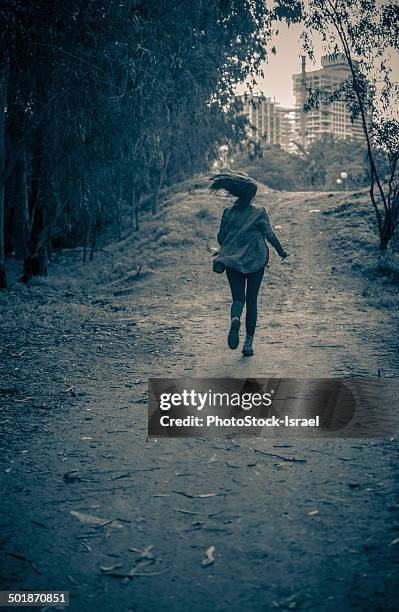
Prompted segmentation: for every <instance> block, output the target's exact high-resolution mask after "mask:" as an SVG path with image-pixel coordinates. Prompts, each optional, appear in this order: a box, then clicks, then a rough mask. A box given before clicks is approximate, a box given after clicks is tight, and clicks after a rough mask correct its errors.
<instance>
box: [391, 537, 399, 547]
mask: <svg viewBox="0 0 399 612" xmlns="http://www.w3.org/2000/svg"><path fill="white" fill-rule="evenodd" d="M395 544H399V538H395V539H394V540H392V542H390V544H389V546H395Z"/></svg>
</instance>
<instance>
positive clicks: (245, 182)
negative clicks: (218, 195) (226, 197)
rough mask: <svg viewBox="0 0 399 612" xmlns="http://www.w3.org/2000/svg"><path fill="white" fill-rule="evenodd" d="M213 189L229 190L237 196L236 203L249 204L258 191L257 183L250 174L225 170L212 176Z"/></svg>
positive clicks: (228, 191)
mask: <svg viewBox="0 0 399 612" xmlns="http://www.w3.org/2000/svg"><path fill="white" fill-rule="evenodd" d="M210 180H211V181H212V184H211V186H210V187H209V189H210V190H211V191H220V190H223V191H227V193H228V194H230V195H232V196H234V197H235V198H237V200H236V202H235V203H236V204H240V205H242V206H248V205H249V204H250V203H251V202H252V200H253V199H254V197H255V195H256V191H257V187H256V183H255V181H253V180H252V179H251V178H249V176H245V175H243V174H233V173H230V172H225V173H221V174H215V175H214V176H211V179H210Z"/></svg>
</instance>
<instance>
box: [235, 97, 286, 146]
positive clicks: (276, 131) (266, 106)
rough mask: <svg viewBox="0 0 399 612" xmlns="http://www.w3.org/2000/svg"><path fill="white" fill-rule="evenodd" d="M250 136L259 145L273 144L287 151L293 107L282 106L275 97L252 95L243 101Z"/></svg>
mask: <svg viewBox="0 0 399 612" xmlns="http://www.w3.org/2000/svg"><path fill="white" fill-rule="evenodd" d="M244 112H245V114H246V115H247V117H248V119H249V124H250V128H249V130H250V136H251V137H252V138H254V139H255V140H257V141H259V142H260V143H261V145H275V146H279V147H281V148H283V149H285V150H287V151H289V150H291V148H292V143H291V141H292V139H293V138H294V135H295V131H294V121H293V112H294V111H293V109H288V108H282V107H281V106H280V105H279V104H278V102H276V100H275V99H273V100H272V98H263V97H261V96H253V97H251V98H250V99H249V100H247V101H246V102H244Z"/></svg>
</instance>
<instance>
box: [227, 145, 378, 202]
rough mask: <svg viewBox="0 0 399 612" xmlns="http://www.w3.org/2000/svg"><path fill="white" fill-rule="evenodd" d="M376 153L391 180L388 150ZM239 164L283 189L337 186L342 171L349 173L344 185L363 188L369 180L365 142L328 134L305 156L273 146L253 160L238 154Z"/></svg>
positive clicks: (261, 179) (332, 187)
mask: <svg viewBox="0 0 399 612" xmlns="http://www.w3.org/2000/svg"><path fill="white" fill-rule="evenodd" d="M374 156H375V159H376V164H377V167H378V170H379V172H380V174H381V176H382V177H384V180H389V172H390V164H389V158H388V156H387V154H385V153H384V152H383V151H382V150H374ZM239 167H241V168H242V169H243V170H245V172H247V173H248V174H249V175H250V176H252V177H253V178H255V179H256V180H257V181H260V182H263V183H265V184H266V185H268V186H269V187H271V188H272V189H277V190H283V191H298V190H315V191H330V190H336V189H337V188H338V186H337V183H336V180H337V178H339V177H340V174H341V172H346V173H347V175H348V178H347V179H346V180H345V184H344V185H343V187H344V188H345V189H348V190H354V189H362V188H365V187H367V186H368V184H369V182H370V166H369V162H368V157H367V148H366V146H365V144H364V143H359V142H348V141H334V140H333V139H332V138H331V137H329V136H326V137H325V138H324V139H322V140H320V141H316V142H314V143H313V144H312V145H311V147H310V148H309V150H308V152H307V155H306V157H301V156H299V155H296V154H292V153H287V152H286V151H284V150H282V149H279V148H277V147H270V148H265V149H263V151H262V155H261V156H258V157H257V158H255V159H252V160H251V159H250V158H249V157H248V156H246V155H245V156H244V155H243V154H241V155H239V156H236V158H235V162H234V168H235V169H236V170H237V169H238V168H239Z"/></svg>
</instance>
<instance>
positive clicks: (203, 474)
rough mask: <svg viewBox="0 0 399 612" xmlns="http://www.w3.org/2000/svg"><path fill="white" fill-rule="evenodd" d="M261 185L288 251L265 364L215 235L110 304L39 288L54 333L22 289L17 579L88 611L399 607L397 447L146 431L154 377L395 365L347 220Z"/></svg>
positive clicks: (10, 471) (7, 455)
mask: <svg viewBox="0 0 399 612" xmlns="http://www.w3.org/2000/svg"><path fill="white" fill-rule="evenodd" d="M187 197H188V199H189V198H190V197H192V196H187ZM193 197H194V196H193ZM265 197H266V198H269V200H270V212H271V215H272V219H273V222H274V225H275V226H276V225H277V226H279V225H280V226H282V227H281V229H279V230H277V231H278V233H279V235H280V236H281V240H282V242H283V244H284V245H286V248H287V249H288V250H289V252H290V253H291V254H292V256H291V258H290V259H289V260H288V261H287V262H284V263H280V261H279V259H278V257H277V256H273V257H272V260H271V266H270V268H269V271H268V273H267V278H266V281H265V283H264V286H263V292H262V297H261V308H260V320H259V331H258V333H257V337H256V346H255V349H256V354H255V356H254V357H253V358H251V359H245V358H243V357H241V355H240V354H239V353H238V352H231V351H228V350H227V349H226V347H225V335H226V329H227V325H228V300H229V296H228V290H227V286H226V281H225V279H224V278H223V277H220V276H218V275H215V274H211V273H209V259H210V257H209V253H208V251H207V249H206V248H205V246H204V248H203V250H202V251H201V252H198V251H193V250H190V249H189V248H188V249H187V250H186V251H185V253H184V257H182V256H181V255H182V254H181V253H180V254H179V257H176V262H177V263H176V264H175V265H170V266H166V267H163V268H162V269H161V270H160V271H159V273H156V274H155V275H154V276H153V277H152V278H151V279H149V280H146V279H145V278H144V279H143V280H142V281H140V280H139V281H137V283H136V285H135V291H134V293H132V294H127V295H126V296H125V297H117V298H116V297H115V298H112V299H110V300H108V301H107V302H106V303H104V305H103V304H102V303H101V300H100V299H98V300H97V299H96V298H94V299H93V296H92V295H89V294H88V292H87V291H86V293H84V295H83V294H81V299H80V306H79V308H78V307H75V301H76V296H73V295H72V296H69V297H68V295H65V294H63V300H64V302H65V301H67V302H68V301H69V302H70V304H66V306H65V304H64V305H61V304H60V298H59V297H57V295H56V294H55V293H54V292H48V293H45V292H44V294H43V291H42V290H41V291H40V292H39V291H36V293H35V294H34V298H35V300H36V302H35V308H36V310H35V316H36V323H37V322H38V321H39V323H40V320H41V319H44V318H47V323H48V319H51V324H50V325H47V326H43V328H41V327H40V324H39V325H38V326H34V327H32V323H31V316H30V317H28V315H27V314H24V313H25V309H27V308H28V306H27V305H26V303H27V302H28V300H31V299H32V295H31V294H26V295H25V294H23V295H22V297H21V296H20V297H19V298H18V299H19V300H20V301H21V308H20V310H19V312H18V313H17V314H15V317H14V319H15V321H14V322H13V321H8V327H7V328H6V331H7V330H8V331H7V333H8V334H11V332H12V329H13V325H14V324H15V326H17V327H18V329H21V328H22V329H23V330H24V331H23V333H22V334H21V335H20V336H19V338H18V342H19V344H18V342H17V341H16V342H15V343H14V344H13V345H12V346H11V344H10V345H9V346H8V348H7V358H8V365H10V364H12V369H11V368H9V371H8V379H7V380H8V383H7V385H6V386H5V387H4V389H5V391H4V390H3V394H4V395H5V396H6V402H5V404H6V408H5V411H4V413H3V414H4V417H5V418H3V420H2V425H3V427H4V430H5V433H6V436H5V451H4V459H5V461H4V467H3V468H2V469H3V476H2V485H3V494H4V496H3V503H2V512H3V518H2V525H3V528H2V536H1V537H2V541H1V550H2V556H3V559H5V560H6V565H5V564H4V561H3V567H6V568H7V569H6V571H5V572H4V571H3V572H2V573H3V576H4V577H3V580H2V588H36V589H38V588H42V589H46V590H51V589H53V590H54V589H55V590H61V589H64V590H68V591H70V593H71V610H76V611H88V612H91V611H92V610H93V611H94V610H101V611H103V610H104V611H106V612H108V610H109V611H110V612H111V610H112V611H118V612H119V611H121V612H122V611H123V612H124V611H128V610H132V611H133V610H134V611H140V612H141V611H143V612H147V611H153V610H154V611H158V610H164V609H165V610H170V611H173V612H183V611H184V612H185V611H186V610H189V609H190V610H192V611H194V612H200V611H201V612H202V611H203V610H208V609H213V610H216V611H223V612H224V611H226V612H227V611H234V612H247V611H248V612H249V611H256V612H257V611H268V610H273V609H304V610H305V609H306V610H316V611H322V612H329V611H330V610H331V611H332V610H334V611H335V610H336V608H337V606H339V607H340V608H341V610H343V611H346V610H384V611H390V610H392V611H393V610H395V609H396V601H397V599H396V592H395V587H396V584H397V582H396V581H397V578H398V575H397V574H398V573H397V561H398V555H397V550H398V547H399V545H397V544H393V545H390V544H391V543H392V542H393V541H395V539H396V538H397V536H398V532H397V530H398V527H399V522H398V510H399V505H398V503H397V501H398V500H397V492H398V483H397V479H396V474H395V463H396V460H397V454H396V453H397V444H396V443H395V442H389V441H381V442H377V441H370V440H368V441H364V440H345V441H328V440H319V441H311V442H310V441H306V442H305V441H299V440H297V441H289V442H287V443H286V445H285V447H284V444H283V443H282V442H281V441H280V442H279V445H281V444H283V448H281V446H279V447H278V448H275V447H274V445H273V441H272V440H265V439H251V438H248V439H241V440H240V441H239V442H237V441H236V440H233V439H231V438H228V439H226V438H220V439H218V440H209V441H206V440H199V439H183V440H156V441H155V440H150V441H148V440H147V438H146V426H147V423H146V409H147V406H146V382H147V377H148V376H150V375H151V376H157V375H162V376H207V375H209V376H220V377H223V376H231V377H234V376H235V377H243V376H262V377H266V376H274V375H278V376H284V375H286V376H298V377H300V376H301V377H302V376H303V377H316V376H334V375H337V376H340V375H343V374H348V373H350V374H353V375H370V376H375V375H376V373H377V371H378V369H379V370H380V372H381V371H382V372H384V373H385V374H386V375H390V376H395V377H397V376H398V374H399V362H398V352H397V348H398V346H397V336H396V335H395V333H394V332H395V328H394V322H393V320H392V319H390V318H389V316H388V312H387V311H381V310H380V309H377V308H376V307H373V305H372V304H370V301H369V300H368V298H367V295H364V292H363V281H362V280H361V278H357V277H355V276H348V272H347V269H346V268H345V267H344V266H341V263H340V262H341V261H342V258H340V257H339V256H338V254H337V252H334V251H331V248H330V247H329V245H330V242H331V240H334V237H333V235H332V231H333V228H332V222H331V221H330V220H329V219H327V218H325V217H323V218H322V217H321V215H320V214H319V213H309V210H312V209H320V208H322V207H323V206H327V203H326V202H327V200H326V199H324V200H323V198H321V196H320V194H301V193H297V194H278V195H276V194H270V195H269V196H267V195H266V196H265ZM320 202H322V204H320ZM208 229H209V232H213V231H214V230H215V227H214V222H211V221H210V222H209V228H208ZM205 244H206V241H205V242H204V245H205ZM331 253H332V255H331ZM43 295H44V297H43ZM39 296H42V297H39ZM13 299H14V297H13V296H10V297H9V298H7V299H5V304H4V305H5V307H7V306H8V307H10V305H11V302H12V300H13ZM40 300H42V302H40ZM93 303H94V304H95V306H93ZM22 304H24V305H25V306H24V308H22ZM82 304H83V305H82ZM82 308H83V312H82ZM30 315H32V312H30ZM15 328H16V327H15ZM54 332H55V333H54ZM9 337H10V336H9ZM31 345H32V346H33V345H34V347H35V349H34V351H33V349H31V348H30V346H31ZM21 351H24V354H20V353H21ZM21 409H23V410H24V416H20V417H19V416H18V413H20V412H21ZM38 415H39V416H38ZM255 449H260V450H266V451H268V452H271V453H273V452H274V453H276V454H286V455H287V456H288V455H289V456H290V457H292V456H295V457H297V458H302V459H306V462H303V463H299V462H287V461H283V460H279V459H278V458H273V457H269V456H266V455H261V454H259V453H256V452H255ZM181 492H183V493H189V494H204V493H217V494H218V495H217V496H214V497H208V498H203V499H201V498H188V497H186V496H183V495H181ZM71 511H74V512H79V513H84V514H88V515H94V516H97V517H101V518H104V519H109V520H110V521H113V522H108V523H107V524H105V525H90V524H84V523H82V522H81V520H79V517H76V516H73V515H71V514H70V512H71ZM151 546H153V547H154V548H153V549H150V550H149V549H148V547H151ZM210 546H214V547H215V563H214V564H212V565H209V566H208V567H203V566H202V565H201V561H202V560H203V559H204V556H205V551H206V549H207V548H208V547H210ZM137 551H142V553H140V552H137ZM102 568H103V569H102ZM131 570H132V575H131V577H130V578H123V576H124V575H125V576H126V575H127V574H128V573H129V572H130V571H131ZM107 574H109V575H107ZM117 575H119V577H118V576H117Z"/></svg>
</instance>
